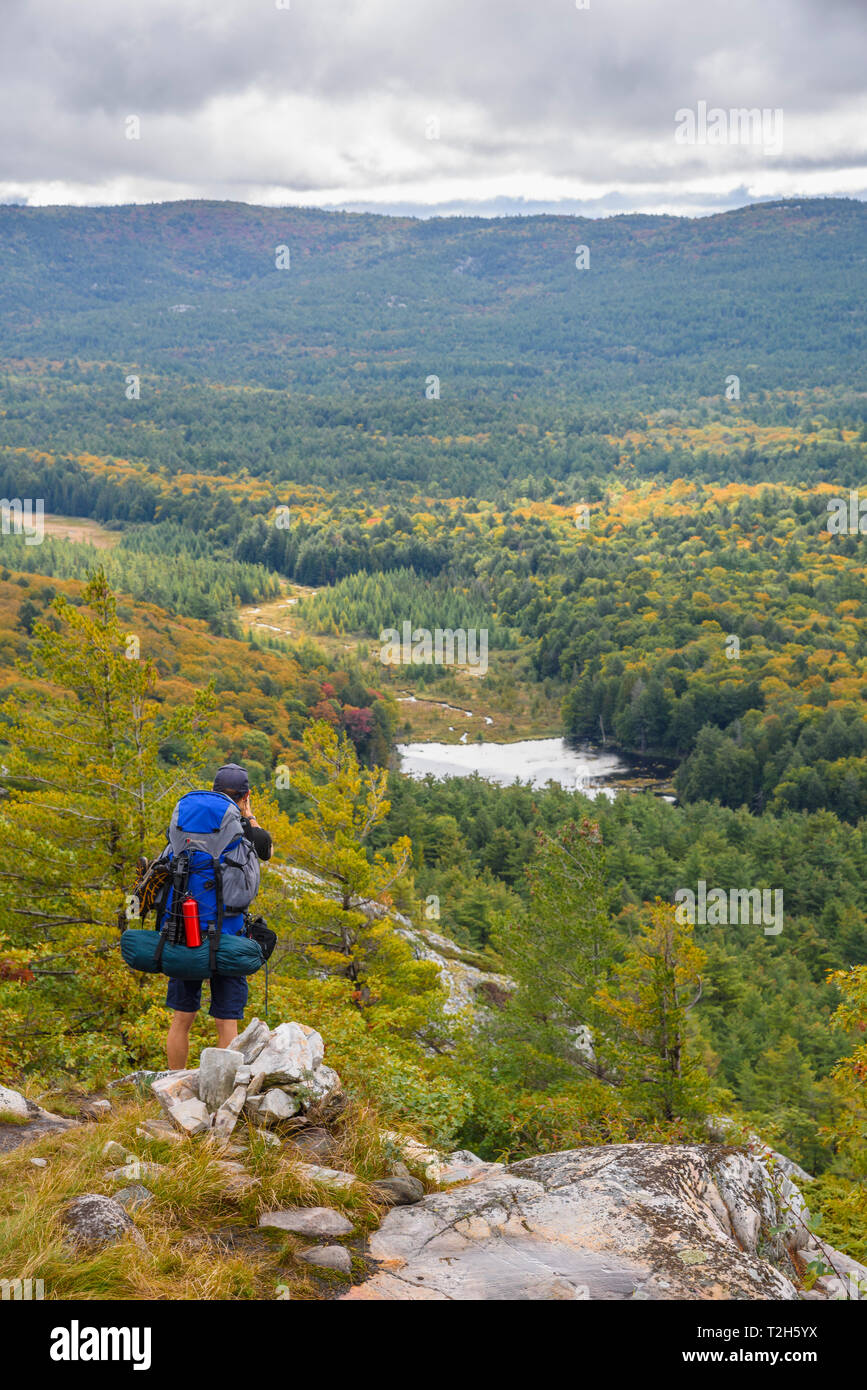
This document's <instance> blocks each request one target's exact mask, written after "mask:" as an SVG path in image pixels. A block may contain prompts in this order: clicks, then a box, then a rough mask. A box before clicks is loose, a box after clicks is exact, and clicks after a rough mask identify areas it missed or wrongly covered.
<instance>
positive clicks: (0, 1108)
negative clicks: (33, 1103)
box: [0, 1086, 30, 1124]
mask: <svg viewBox="0 0 867 1390" xmlns="http://www.w3.org/2000/svg"><path fill="white" fill-rule="evenodd" d="M4 1110H5V1111H6V1113H7V1114H9V1115H17V1116H18V1117H19V1118H20V1119H22V1120H26V1119H27V1117H28V1115H29V1113H30V1112H29V1111H28V1109H27V1101H26V1100H25V1099H24V1097H23V1096H22V1095H21V1093H20V1091H12V1090H10V1089H9V1087H8V1086H0V1124H2V1122H3V1112H4Z"/></svg>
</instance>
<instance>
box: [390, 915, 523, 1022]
mask: <svg viewBox="0 0 867 1390" xmlns="http://www.w3.org/2000/svg"><path fill="white" fill-rule="evenodd" d="M391 915H392V917H393V918H394V919H395V924H396V926H397V929H398V931H399V932H400V935H401V936H402V937H404V939H405V940H406V941H408V942H409V944H410V945H411V947H412V950H413V955H414V956H415V957H416V958H417V959H418V960H429V961H433V963H434V964H435V965H436V966H437V968H438V970H439V975H440V983H441V984H442V986H443V988H444V989H445V990H446V991H447V993H448V1000H447V1002H446V1005H445V1012H446V1013H447V1014H458V1013H464V1012H467V1011H469V1012H470V1013H471V1014H472V1013H478V1012H479V1011H482V1012H484V1010H485V1009H489V1008H490V1007H491V1006H492V1005H494V1006H496V1005H498V1004H501V1003H502V1002H503V1001H504V1000H505V999H507V998H508V997H509V995H510V994H511V993H512V991H513V990H514V988H515V984H514V981H513V980H510V979H509V977H508V976H507V975H498V974H496V973H495V972H494V971H491V970H482V969H480V967H479V966H477V965H474V964H472V963H471V962H470V961H468V960H466V959H465V957H464V953H463V952H462V951H461V948H460V946H458V944H457V943H456V942H454V941H452V940H451V938H450V937H448V936H443V935H442V934H441V933H440V932H434V931H428V930H427V928H424V927H414V926H413V924H412V922H410V920H409V918H408V917H403V916H401V915H400V914H399V913H392V914H391Z"/></svg>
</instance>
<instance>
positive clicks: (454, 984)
mask: <svg viewBox="0 0 867 1390" xmlns="http://www.w3.org/2000/svg"><path fill="white" fill-rule="evenodd" d="M283 877H284V878H285V879H286V881H287V882H288V883H290V884H291V885H292V887H293V889H294V890H295V891H296V892H300V893H305V892H316V893H317V894H323V895H325V896H326V897H329V896H330V897H333V898H335V900H336V899H337V894H336V893H335V892H334V889H333V888H332V887H331V885H330V884H328V883H326V882H325V880H324V879H321V878H319V877H317V876H316V875H315V874H311V873H308V872H307V871H305V870H303V869H297V868H293V867H289V868H285V869H284V870H283ZM351 907H352V908H353V910H355V911H358V912H363V913H364V915H365V916H366V917H367V918H369V919H370V920H372V921H381V920H382V919H383V918H386V917H387V918H388V919H389V921H390V922H391V923H392V924H393V925H394V928H395V930H396V931H397V933H398V935H400V936H402V937H403V938H404V940H405V941H408V942H409V944H410V946H411V947H412V951H413V955H414V956H415V957H416V959H417V960H429V961H433V963H434V964H435V965H436V966H437V968H438V970H439V976H440V983H441V984H442V986H443V988H444V989H445V991H446V993H447V994H448V999H447V1001H446V1004H445V1012H446V1013H447V1014H458V1013H466V1012H467V1011H469V1012H470V1014H473V1013H477V1012H480V1011H481V1013H482V1014H483V1013H484V1010H485V1009H486V1008H490V1007H491V1006H492V1005H499V1004H500V1003H502V1001H503V1000H504V999H506V998H507V997H508V996H509V995H510V994H511V993H512V991H513V990H514V988H515V984H514V981H513V980H510V979H509V978H508V976H506V975H499V974H497V973H496V972H494V971H490V970H485V969H483V968H481V967H480V966H478V965H476V964H475V963H474V962H472V961H471V960H468V959H467V958H466V956H467V954H468V953H466V952H464V951H462V950H461V947H460V946H459V945H458V944H457V942H456V941H452V939H451V937H448V936H444V935H443V934H442V933H441V932H435V931H430V930H428V928H427V927H417V926H415V925H414V923H413V922H412V921H410V919H409V917H405V916H404V915H403V913H401V912H397V911H395V909H394V908H393V907H386V906H384V905H383V904H382V903H377V902H373V901H371V900H370V899H369V898H357V899H355V898H354V899H353V900H352V903H351Z"/></svg>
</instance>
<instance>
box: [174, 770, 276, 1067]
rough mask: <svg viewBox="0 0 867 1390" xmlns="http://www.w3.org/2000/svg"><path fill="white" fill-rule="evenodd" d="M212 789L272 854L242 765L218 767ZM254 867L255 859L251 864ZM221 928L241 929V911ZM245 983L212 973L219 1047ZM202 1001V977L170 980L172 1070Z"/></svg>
mask: <svg viewBox="0 0 867 1390" xmlns="http://www.w3.org/2000/svg"><path fill="white" fill-rule="evenodd" d="M213 790H214V791H215V792H217V793H219V794H221V795H223V796H225V797H227V798H228V799H229V800H230V801H233V802H234V803H235V805H236V806H237V808H238V810H239V812H240V815H241V828H242V830H243V833H244V840H245V841H246V842H247V845H248V846H252V850H251V851H248V852H253V851H255V855H257V856H258V857H259V859H262V860H267V859H270V858H271V836H270V835H269V834H268V831H267V830H264V829H263V828H262V826H261V825H260V824H259V822H258V821H257V820H256V817H255V816H254V815H253V809H252V806H251V805H250V781H249V778H248V776H247V773H246V771H245V769H244V768H243V767H239V766H238V764H237V763H227V764H226V765H225V766H224V767H221V768H220V769H219V771H218V772H217V775H216V777H215V778H214V786H213ZM253 867H254V868H255V859H254V865H253ZM222 930H223V932H224V933H226V935H233V934H236V933H238V932H240V931H243V930H244V919H243V913H240V914H235V916H234V917H232V916H228V917H226V918H225V919H224V922H223V927H222ZM247 994H248V985H247V980H246V978H245V977H244V976H236V975H212V976H211V1006H210V1008H209V1010H208V1013H209V1014H210V1016H211V1018H213V1020H214V1022H215V1023H216V1025H217V1042H218V1046H220V1047H228V1046H229V1044H230V1042H232V1040H233V1039H234V1038H236V1037H237V1036H238V1020H239V1019H241V1018H243V1017H244V1009H245V1008H246V1006H247ZM201 1002H202V982H201V980H171V979H170V980H169V988H168V993H167V994H166V1006H167V1007H168V1008H170V1009H174V1011H175V1013H174V1018H173V1019H172V1023H171V1027H170V1028H169V1033H168V1038H167V1040H166V1051H167V1053H168V1063H169V1067H170V1068H172V1070H177V1069H180V1068H183V1067H185V1066H186V1065H187V1056H188V1054H189V1048H190V1030H191V1029H192V1026H193V1021H194V1019H195V1017H196V1014H197V1013H198V1011H199V1008H200V1006H201Z"/></svg>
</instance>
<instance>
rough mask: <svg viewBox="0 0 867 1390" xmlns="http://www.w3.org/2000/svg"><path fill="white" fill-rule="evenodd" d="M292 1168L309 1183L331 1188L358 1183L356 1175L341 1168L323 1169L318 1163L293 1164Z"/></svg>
mask: <svg viewBox="0 0 867 1390" xmlns="http://www.w3.org/2000/svg"><path fill="white" fill-rule="evenodd" d="M292 1166H293V1168H295V1169H297V1171H298V1172H299V1173H300V1174H301V1176H302V1177H303V1178H306V1180H307V1181H308V1182H324V1183H328V1184H329V1185H330V1186H331V1187H351V1186H352V1184H353V1183H354V1182H358V1178H357V1177H356V1176H355V1174H354V1173H345V1172H343V1171H342V1170H341V1169H340V1168H321V1167H320V1166H319V1164H318V1163H293V1165H292Z"/></svg>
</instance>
